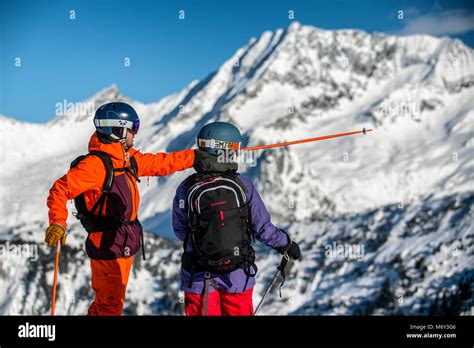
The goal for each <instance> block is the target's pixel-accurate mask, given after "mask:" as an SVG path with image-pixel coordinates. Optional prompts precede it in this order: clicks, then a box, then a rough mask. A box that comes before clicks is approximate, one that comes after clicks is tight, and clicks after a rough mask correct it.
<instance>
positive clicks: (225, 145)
mask: <svg viewBox="0 0 474 348" xmlns="http://www.w3.org/2000/svg"><path fill="white" fill-rule="evenodd" d="M198 146H199V147H207V148H210V149H222V150H240V143H234V142H232V141H224V140H216V139H198Z"/></svg>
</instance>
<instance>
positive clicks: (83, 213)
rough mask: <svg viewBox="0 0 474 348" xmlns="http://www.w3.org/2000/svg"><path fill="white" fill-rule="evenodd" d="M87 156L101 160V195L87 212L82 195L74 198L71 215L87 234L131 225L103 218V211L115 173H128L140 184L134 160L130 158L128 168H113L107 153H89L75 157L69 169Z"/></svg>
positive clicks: (129, 222)
mask: <svg viewBox="0 0 474 348" xmlns="http://www.w3.org/2000/svg"><path fill="white" fill-rule="evenodd" d="M87 156H97V157H99V158H100V159H101V160H102V163H103V164H104V167H105V171H106V175H105V181H104V185H103V187H102V195H101V196H100V197H99V198H98V199H97V201H96V202H95V204H94V206H93V207H92V209H91V210H90V211H89V210H88V209H87V205H86V201H85V198H84V194H83V193H81V194H80V195H79V196H77V197H76V198H74V205H75V207H76V210H77V213H73V215H74V216H75V217H76V219H78V220H79V221H80V222H81V224H82V226H83V227H84V228H85V230H86V231H87V232H89V233H90V232H97V231H108V230H112V229H115V228H117V227H118V226H120V225H124V224H133V223H134V222H133V221H128V222H127V221H118V220H116V219H114V218H113V217H108V216H104V212H103V210H104V204H105V199H106V197H107V195H108V193H109V192H110V190H111V189H112V184H113V182H114V172H115V171H128V172H129V173H130V174H132V176H133V177H134V178H135V179H136V180H137V181H138V182H140V180H139V179H138V176H137V173H138V167H137V162H136V160H135V158H134V157H131V158H130V168H114V166H113V164H112V160H111V159H110V156H109V155H108V154H107V153H105V152H101V151H91V152H89V153H88V154H87V155H81V156H79V157H77V158H76V159H75V160H74V161H72V162H71V168H75V167H76V166H77V165H78V164H79V162H81V161H82V160H83V159H85V158H86V157H87ZM97 209H98V214H95V211H96V210H97ZM136 221H138V220H136Z"/></svg>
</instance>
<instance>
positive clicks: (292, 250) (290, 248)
mask: <svg viewBox="0 0 474 348" xmlns="http://www.w3.org/2000/svg"><path fill="white" fill-rule="evenodd" d="M281 231H282V232H284V233H285V234H286V238H287V239H288V244H287V245H286V246H285V247H281V248H275V250H276V251H278V252H279V253H280V254H284V253H285V251H286V253H287V254H288V256H289V257H291V258H292V259H293V260H298V259H299V258H300V257H301V251H300V247H299V246H298V244H296V243H295V242H292V241H291V239H290V236H289V235H288V233H286V232H285V231H283V230H281Z"/></svg>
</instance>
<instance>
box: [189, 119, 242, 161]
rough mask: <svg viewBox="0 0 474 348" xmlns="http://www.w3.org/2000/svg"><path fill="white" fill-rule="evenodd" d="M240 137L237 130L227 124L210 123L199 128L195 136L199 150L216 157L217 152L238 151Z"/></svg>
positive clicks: (240, 141)
mask: <svg viewBox="0 0 474 348" xmlns="http://www.w3.org/2000/svg"><path fill="white" fill-rule="evenodd" d="M241 143H242V135H241V134H240V131H239V129H238V128H237V127H236V126H234V125H233V124H231V123H228V122H212V123H209V124H207V125H205V126H204V127H202V128H201V130H200V131H199V134H198V136H197V145H198V147H199V149H201V150H203V151H205V152H207V153H210V154H213V155H218V154H219V150H234V151H235V150H239V149H240V144H241Z"/></svg>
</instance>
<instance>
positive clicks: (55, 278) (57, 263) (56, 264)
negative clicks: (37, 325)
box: [51, 240, 61, 316]
mask: <svg viewBox="0 0 474 348" xmlns="http://www.w3.org/2000/svg"><path fill="white" fill-rule="evenodd" d="M60 253H61V241H60V240H58V245H57V247H56V260H55V261H54V278H53V298H52V305H51V315H52V316H54V307H55V306H56V285H57V283H58V268H59V254H60Z"/></svg>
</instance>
